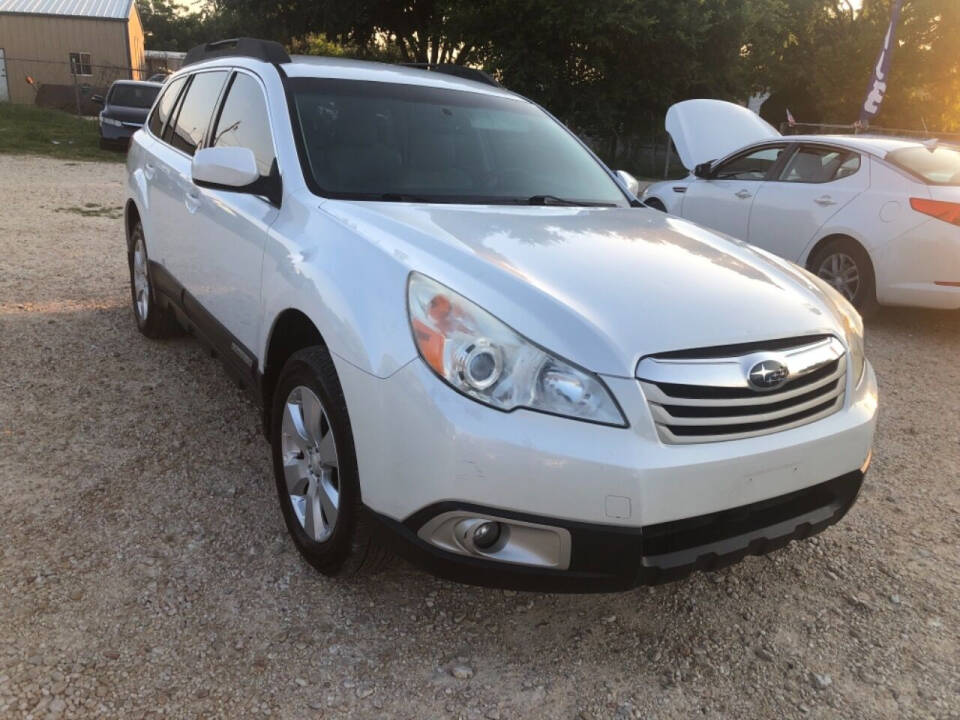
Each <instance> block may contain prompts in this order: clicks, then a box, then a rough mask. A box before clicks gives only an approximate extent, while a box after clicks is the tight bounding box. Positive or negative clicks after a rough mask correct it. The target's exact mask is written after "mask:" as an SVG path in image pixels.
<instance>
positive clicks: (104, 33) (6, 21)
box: [0, 11, 143, 103]
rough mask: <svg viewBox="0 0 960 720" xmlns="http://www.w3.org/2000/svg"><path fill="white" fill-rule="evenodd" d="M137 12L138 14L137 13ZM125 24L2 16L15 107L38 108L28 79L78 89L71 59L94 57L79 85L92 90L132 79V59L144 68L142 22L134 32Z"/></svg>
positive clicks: (1, 41) (0, 42)
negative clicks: (82, 55) (79, 54)
mask: <svg viewBox="0 0 960 720" xmlns="http://www.w3.org/2000/svg"><path fill="white" fill-rule="evenodd" d="M134 12H135V11H134ZM126 30H127V23H126V22H125V21H123V20H100V19H92V18H76V17H54V16H48V15H15V14H5V13H0V48H3V49H4V54H5V56H6V65H7V84H8V85H9V93H10V100H11V102H15V103H33V102H34V97H35V93H36V91H35V90H34V88H33V87H31V86H30V85H28V84H27V82H26V77H27V76H28V75H29V76H30V77H32V78H34V79H35V80H36V81H37V82H38V83H41V84H45V85H71V86H72V85H73V76H72V75H71V73H70V53H72V52H84V53H89V54H90V62H91V64H92V65H93V66H94V67H93V68H92V72H91V75H90V76H86V77H79V78H78V81H79V82H80V83H83V84H89V85H92V86H98V85H102V84H103V83H105V82H106V81H107V79H108V78H109V81H110V82H112V81H113V80H116V79H119V78H130V77H131V70H130V53H131V50H132V49H134V46H135V44H136V46H137V47H139V53H138V55H137V56H135V57H134V61H135V62H136V63H137V64H138V66H142V64H143V50H142V48H143V30H142V28H141V27H140V22H139V18H138V19H137V21H136V23H135V24H134V25H133V26H131V27H130V38H129V40H128V37H127V32H126Z"/></svg>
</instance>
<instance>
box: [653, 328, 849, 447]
mask: <svg viewBox="0 0 960 720" xmlns="http://www.w3.org/2000/svg"><path fill="white" fill-rule="evenodd" d="M718 354H719V353H718ZM769 359H776V360H778V361H779V362H781V363H783V364H784V365H786V366H787V368H788V369H789V370H790V374H789V377H788V379H787V381H786V382H785V383H784V384H783V385H781V386H780V387H778V388H775V389H773V390H768V391H763V390H757V389H755V388H753V387H751V386H750V384H749V383H748V381H747V377H748V375H749V372H750V368H752V367H753V366H754V365H755V364H756V363H758V362H761V361H763V360H769ZM846 370H847V362H846V351H845V349H844V346H843V344H842V343H841V342H840V341H839V340H838V339H837V338H835V337H827V338H817V339H815V340H814V341H813V342H811V343H809V344H807V345H801V346H799V347H791V348H789V349H786V350H774V351H771V352H764V351H762V350H759V351H752V352H749V353H746V354H743V355H733V356H719V357H714V358H703V357H693V358H684V357H656V356H651V357H646V358H644V359H643V360H641V361H640V363H639V364H638V365H637V372H636V375H637V378H638V380H639V382H640V387H641V388H642V390H643V393H644V396H645V397H646V399H647V403H648V405H649V407H650V412H651V415H652V417H653V421H654V423H655V425H656V428H657V433H658V435H659V437H660V439H661V441H663V442H664V443H667V444H671V445H681V444H692V443H705V442H719V441H723V440H739V439H743V438H749V437H757V436H760V435H769V434H770V433H774V432H780V431H782V430H788V429H790V428H794V427H799V426H801V425H806V424H808V423H812V422H816V421H817V420H820V419H822V418H825V417H827V416H829V415H832V414H833V413H835V412H837V410H839V409H840V408H841V407H843V404H844V399H845V395H846V386H847V383H846ZM724 410H727V411H729V412H724Z"/></svg>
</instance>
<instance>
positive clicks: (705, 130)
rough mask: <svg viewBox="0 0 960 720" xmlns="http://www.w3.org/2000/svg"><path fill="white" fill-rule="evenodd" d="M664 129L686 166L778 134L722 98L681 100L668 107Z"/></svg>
mask: <svg viewBox="0 0 960 720" xmlns="http://www.w3.org/2000/svg"><path fill="white" fill-rule="evenodd" d="M666 126H667V132H668V133H670V137H672V138H673V144H674V146H675V147H676V148H677V154H678V155H680V160H681V162H683V166H684V167H685V168H687V170H691V171H692V170H693V168H695V167H696V166H697V165H699V164H700V163H705V162H710V161H711V160H719V159H720V158H722V157H726V156H727V155H729V154H730V153H732V152H734V151H735V150H739V149H740V148H742V147H744V146H745V145H751V144H753V143H756V142H762V141H763V140H771V139H775V138H778V137H780V133H779V132H777V130H776V128H774V127H773V126H772V125H771V124H770V123H768V122H767V121H766V120H764V119H763V118H761V117H760V116H759V115H757V114H756V113H754V112H752V111H750V110H747V108H745V107H743V106H741V105H735V104H734V103H729V102H724V101H723V100H684V101H683V102H679V103H677V104H675V105H671V106H670V109H669V110H667V120H666Z"/></svg>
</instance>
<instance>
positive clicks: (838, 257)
mask: <svg viewBox="0 0 960 720" xmlns="http://www.w3.org/2000/svg"><path fill="white" fill-rule="evenodd" d="M807 269H809V270H810V272H812V273H813V274H814V275H816V276H817V277H819V278H821V279H822V280H824V281H825V282H827V283H828V284H829V285H831V286H832V287H834V288H835V289H836V290H837V292H839V293H840V294H841V295H843V296H844V297H845V298H846V299H847V300H849V301H850V303H851V304H852V305H853V306H854V307H855V308H856V309H857V310H858V311H859V312H860V314H861V315H862V316H863V317H870V316H871V315H873V314H875V313H876V312H877V310H878V309H879V307H880V305H879V303H878V302H877V286H876V276H875V275H874V272H873V263H872V262H871V261H870V256H869V255H868V254H867V251H866V250H864V249H863V246H862V245H860V243H858V242H857V241H856V240H853V239H852V238H844V237H841V238H836V239H834V240H830V241H829V242H827V243H824V245H823V246H822V247H820V248H819V249H818V250H817V251H816V252H815V253H814V254H813V255H812V256H811V257H810V260H809V261H808V263H807Z"/></svg>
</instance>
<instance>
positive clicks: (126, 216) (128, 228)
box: [123, 198, 143, 250]
mask: <svg viewBox="0 0 960 720" xmlns="http://www.w3.org/2000/svg"><path fill="white" fill-rule="evenodd" d="M138 222H139V223H142V222H143V220H142V219H141V217H140V208H138V207H137V203H136V201H135V200H134V199H133V198H130V199H128V200H127V204H126V206H125V207H124V208H123V229H124V231H125V233H126V238H127V250H131V249H132V248H131V246H130V243H131V242H132V240H131V238H132V235H133V226H134V225H135V224H136V223H138Z"/></svg>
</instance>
